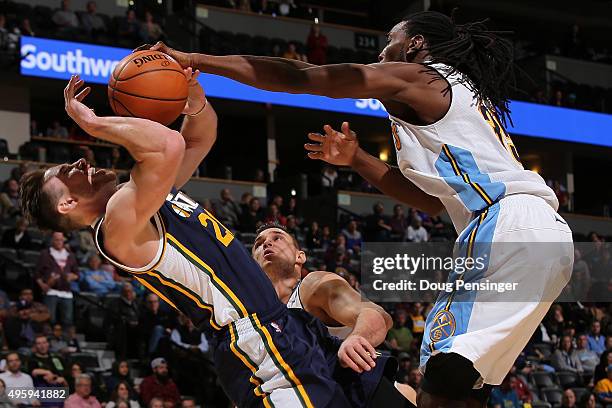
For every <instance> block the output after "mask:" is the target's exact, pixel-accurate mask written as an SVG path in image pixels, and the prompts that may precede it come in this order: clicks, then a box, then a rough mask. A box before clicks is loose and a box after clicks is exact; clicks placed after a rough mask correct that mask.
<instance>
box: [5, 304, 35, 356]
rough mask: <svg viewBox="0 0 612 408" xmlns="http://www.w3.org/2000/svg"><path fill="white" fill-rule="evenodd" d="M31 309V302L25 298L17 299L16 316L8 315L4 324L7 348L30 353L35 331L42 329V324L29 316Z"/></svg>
mask: <svg viewBox="0 0 612 408" xmlns="http://www.w3.org/2000/svg"><path fill="white" fill-rule="evenodd" d="M31 309H32V304H31V303H28V302H26V301H25V300H20V301H18V302H17V316H11V317H9V318H8V319H7V321H6V323H5V325H4V332H5V335H6V341H7V343H8V346H9V349H11V350H17V351H18V352H19V353H21V354H29V353H30V348H31V347H32V345H33V344H34V340H35V338H36V333H40V332H41V330H42V326H41V325H40V324H39V323H37V322H34V321H32V319H31V318H30V311H31Z"/></svg>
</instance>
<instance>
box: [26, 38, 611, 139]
mask: <svg viewBox="0 0 612 408" xmlns="http://www.w3.org/2000/svg"><path fill="white" fill-rule="evenodd" d="M130 52H131V51H130V50H128V49H125V48H116V47H106V46H101V45H91V44H82V43H75V42H68V41H58V40H50V39H44V38H35V37H25V36H24V37H22V39H21V55H22V58H23V59H22V61H21V74H22V75H29V76H36V77H44V78H56V79H64V80H67V79H69V78H70V76H71V75H72V74H79V75H80V76H81V77H82V78H83V79H84V80H85V81H86V82H90V83H97V84H106V83H107V82H108V78H109V76H110V74H111V73H112V72H113V69H114V68H115V66H116V65H117V64H118V63H119V61H120V60H121V59H122V58H123V57H125V56H126V55H128V54H129V53H130ZM200 81H201V82H202V84H203V85H204V87H205V89H206V93H207V95H209V96H211V97H218V98H228V99H237V100H242V101H248V102H259V103H271V104H276V105H285V106H292V107H296V108H305V109H320V110H326V111H332V112H340V113H347V114H357V115H367V116H374V117H380V118H384V117H386V116H387V112H386V111H385V109H384V107H383V106H382V104H381V103H380V102H379V101H378V100H376V99H333V98H327V97H323V96H316V95H304V94H288V93H282V92H269V91H262V90H259V89H256V88H253V87H250V86H248V85H244V84H241V83H238V82H236V81H233V80H231V79H228V78H224V77H220V76H216V75H211V74H203V75H200ZM511 109H512V119H513V121H514V126H513V127H510V128H509V129H508V130H509V131H510V132H512V133H516V134H520V135H526V136H536V137H542V138H547V139H555V140H562V141H567V142H576V143H590V144H594V145H600V146H608V147H612V115H606V114H601V113H595V112H586V111H579V110H575V109H566V108H556V107H552V106H546V105H539V104H533V103H528V102H520V101H512V103H511Z"/></svg>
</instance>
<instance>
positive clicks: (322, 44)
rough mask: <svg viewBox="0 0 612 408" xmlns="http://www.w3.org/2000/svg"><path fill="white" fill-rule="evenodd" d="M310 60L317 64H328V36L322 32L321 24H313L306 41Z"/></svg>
mask: <svg viewBox="0 0 612 408" xmlns="http://www.w3.org/2000/svg"><path fill="white" fill-rule="evenodd" d="M306 44H307V45H306V46H307V48H308V61H309V62H310V63H311V64H315V65H325V64H327V37H326V36H325V34H323V33H322V32H321V26H319V25H318V24H313V25H312V26H311V27H310V34H308V40H307V42H306Z"/></svg>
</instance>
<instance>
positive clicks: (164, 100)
mask: <svg viewBox="0 0 612 408" xmlns="http://www.w3.org/2000/svg"><path fill="white" fill-rule="evenodd" d="M188 91H189V87H188V85H187V79H186V78H185V74H184V73H183V69H182V68H181V66H180V65H179V63H178V62H176V60H175V59H174V58H172V57H170V56H169V55H167V54H164V53H163V52H159V51H149V50H145V51H137V52H135V53H133V54H130V55H128V56H127V57H125V58H124V59H122V60H121V61H120V62H119V64H118V65H117V66H116V67H115V70H114V71H113V74H112V75H111V78H110V79H109V81H108V101H109V102H110V105H111V107H112V108H113V111H114V112H115V113H116V114H117V115H119V116H134V117H137V118H145V119H150V120H154V121H156V122H159V123H161V124H163V125H169V124H170V123H172V122H174V121H175V120H176V118H178V117H179V115H180V114H181V112H182V110H183V108H184V107H185V103H186V101H187V94H188Z"/></svg>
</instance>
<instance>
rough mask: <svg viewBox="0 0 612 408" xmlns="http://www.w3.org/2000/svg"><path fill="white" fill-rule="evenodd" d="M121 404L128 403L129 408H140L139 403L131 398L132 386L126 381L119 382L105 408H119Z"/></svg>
mask: <svg viewBox="0 0 612 408" xmlns="http://www.w3.org/2000/svg"><path fill="white" fill-rule="evenodd" d="M120 402H125V403H127V406H128V408H140V404H139V403H138V401H136V400H134V399H132V398H131V396H130V385H129V384H128V383H127V382H125V381H119V383H118V384H117V386H116V387H115V388H114V389H113V391H112V393H111V395H110V401H109V402H107V403H106V406H105V408H118V407H119V403H120Z"/></svg>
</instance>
